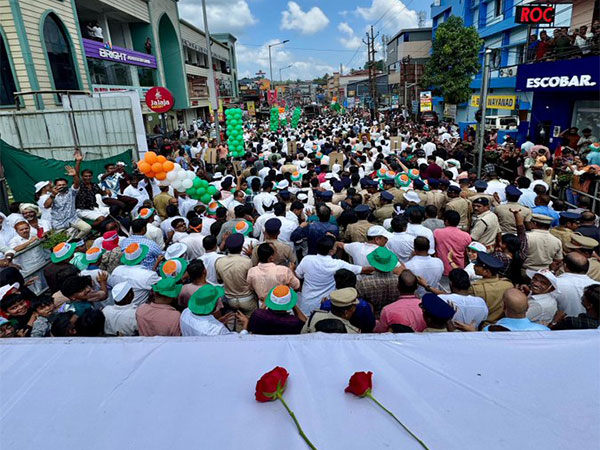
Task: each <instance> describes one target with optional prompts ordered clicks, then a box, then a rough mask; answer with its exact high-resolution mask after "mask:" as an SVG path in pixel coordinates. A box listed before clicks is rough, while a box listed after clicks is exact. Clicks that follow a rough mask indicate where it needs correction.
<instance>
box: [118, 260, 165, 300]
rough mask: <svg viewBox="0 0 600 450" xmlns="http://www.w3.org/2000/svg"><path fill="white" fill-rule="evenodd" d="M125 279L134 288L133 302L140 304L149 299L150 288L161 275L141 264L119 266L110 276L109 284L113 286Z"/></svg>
mask: <svg viewBox="0 0 600 450" xmlns="http://www.w3.org/2000/svg"><path fill="white" fill-rule="evenodd" d="M124 281H128V282H129V283H130V285H131V288H132V289H133V300H132V301H131V304H132V305H136V306H138V305H141V304H142V303H146V302H147V301H148V298H149V297H150V289H152V285H154V284H156V283H158V282H159V281H160V277H159V276H158V274H157V273H156V272H152V271H151V270H148V269H144V267H143V266H141V265H138V266H126V265H121V266H117V267H116V269H115V270H113V272H112V273H111V274H110V277H108V285H109V286H111V287H112V286H116V285H117V284H119V283H122V282H124Z"/></svg>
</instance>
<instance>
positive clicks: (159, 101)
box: [146, 86, 175, 114]
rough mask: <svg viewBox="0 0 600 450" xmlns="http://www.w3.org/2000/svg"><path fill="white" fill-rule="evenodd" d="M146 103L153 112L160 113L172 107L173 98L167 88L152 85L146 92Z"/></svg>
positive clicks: (173, 103) (173, 104)
mask: <svg viewBox="0 0 600 450" xmlns="http://www.w3.org/2000/svg"><path fill="white" fill-rule="evenodd" d="M146 105H147V106H148V108H150V109H151V110H152V111H153V112H155V113H158V114H162V113H166V112H167V111H170V110H171V109H173V106H175V99H174V98H173V94H171V91H169V90H168V89H167V88H164V87H161V86H154V87H153V88H152V89H150V90H149V91H148V93H147V94H146Z"/></svg>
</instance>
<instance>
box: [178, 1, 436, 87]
mask: <svg viewBox="0 0 600 450" xmlns="http://www.w3.org/2000/svg"><path fill="white" fill-rule="evenodd" d="M178 4H179V15H180V17H181V18H183V19H185V20H187V21H189V22H191V23H193V24H194V25H196V26H197V27H198V28H200V29H204V25H203V16H202V1H201V0H180V1H179V3H178ZM430 4H431V1H430V0H427V1H425V0H312V1H310V0H294V1H286V0H206V8H207V15H208V21H209V23H208V26H209V30H210V32H211V33H217V32H219V33H223V32H229V33H231V34H233V35H234V36H236V37H237V39H238V41H237V44H236V47H237V58H238V70H239V74H240V75H239V78H242V77H246V76H250V77H252V76H254V75H255V74H256V72H258V71H259V70H262V71H263V72H266V74H267V75H266V76H267V77H268V76H269V51H268V45H269V44H273V43H277V42H281V41H283V40H285V39H289V41H290V42H288V43H287V44H285V45H278V46H275V47H272V48H271V59H272V62H273V78H274V79H275V80H279V69H280V68H286V67H287V66H289V65H291V67H289V68H286V69H284V70H282V78H283V79H284V80H285V79H292V80H295V79H297V78H299V79H302V80H305V79H312V78H315V77H319V76H322V75H323V74H325V73H329V74H331V73H332V72H334V71H339V69H340V64H342V66H343V70H344V72H347V71H349V69H350V68H355V69H356V68H359V67H362V66H363V65H364V63H365V61H366V53H367V52H366V45H365V44H364V43H363V42H362V40H363V39H365V32H366V31H367V30H368V29H369V27H370V25H372V24H373V25H375V26H374V31H375V34H376V33H377V32H379V37H378V38H377V39H376V47H375V48H376V49H377V50H378V53H377V57H378V58H381V57H382V45H381V37H382V35H388V36H390V37H391V36H393V35H395V34H396V33H397V32H398V31H399V30H401V29H403V28H414V27H417V26H418V11H425V12H426V13H427V17H428V18H429V10H430ZM428 24H429V22H428Z"/></svg>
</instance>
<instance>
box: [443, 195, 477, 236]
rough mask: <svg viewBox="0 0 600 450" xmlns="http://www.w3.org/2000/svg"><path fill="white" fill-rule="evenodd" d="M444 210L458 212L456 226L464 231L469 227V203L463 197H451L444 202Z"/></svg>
mask: <svg viewBox="0 0 600 450" xmlns="http://www.w3.org/2000/svg"><path fill="white" fill-rule="evenodd" d="M446 211H456V212H457V213H458V214H460V222H459V224H458V227H459V228H460V229H461V230H463V231H466V230H468V229H469V217H470V215H471V204H470V203H469V201H468V200H465V199H464V198H460V197H457V198H453V199H452V200H450V201H449V202H448V203H447V204H446Z"/></svg>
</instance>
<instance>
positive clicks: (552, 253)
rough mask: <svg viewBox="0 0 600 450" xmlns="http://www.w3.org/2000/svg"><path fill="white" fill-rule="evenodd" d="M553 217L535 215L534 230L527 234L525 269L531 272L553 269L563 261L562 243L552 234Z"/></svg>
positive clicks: (532, 218)
mask: <svg viewBox="0 0 600 450" xmlns="http://www.w3.org/2000/svg"><path fill="white" fill-rule="evenodd" d="M552 220H553V219H552V217H549V216H544V215H543V214H533V215H532V216H531V224H532V226H533V230H531V231H528V232H527V258H525V261H524V262H523V268H524V269H529V270H536V271H537V270H541V269H548V268H550V269H552V268H553V267H551V266H555V267H556V266H558V264H559V262H560V261H562V259H563V252H562V242H561V241H560V239H558V238H557V237H555V236H552V235H551V234H550V224H551V223H552Z"/></svg>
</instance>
